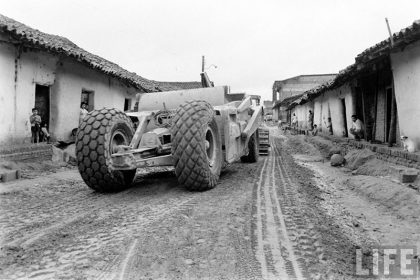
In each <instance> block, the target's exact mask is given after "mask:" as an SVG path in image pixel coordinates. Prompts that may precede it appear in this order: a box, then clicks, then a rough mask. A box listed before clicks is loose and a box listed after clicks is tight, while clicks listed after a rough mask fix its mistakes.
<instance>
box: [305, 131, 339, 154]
mask: <svg viewBox="0 0 420 280" xmlns="http://www.w3.org/2000/svg"><path fill="white" fill-rule="evenodd" d="M307 141H308V142H309V143H311V144H313V145H315V146H316V147H317V148H318V150H319V152H320V153H321V154H322V156H323V157H325V158H327V159H330V158H331V156H332V155H334V154H343V151H342V148H341V147H339V146H337V145H335V144H334V143H333V142H331V141H330V140H327V139H324V138H322V137H321V136H315V137H308V138H307Z"/></svg>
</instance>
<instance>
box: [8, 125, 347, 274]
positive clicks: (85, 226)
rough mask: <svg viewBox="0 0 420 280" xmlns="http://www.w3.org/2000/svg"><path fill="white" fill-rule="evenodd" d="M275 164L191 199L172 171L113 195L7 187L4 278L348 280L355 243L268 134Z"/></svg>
mask: <svg viewBox="0 0 420 280" xmlns="http://www.w3.org/2000/svg"><path fill="white" fill-rule="evenodd" d="M271 142H272V148H271V153H270V156H268V157H260V160H259V162H258V163H256V164H242V163H235V164H233V165H231V166H230V167H228V168H227V169H226V170H225V171H223V174H222V176H221V179H220V184H219V185H218V186H217V187H216V188H215V189H213V190H210V191H206V192H199V193H197V192H195V193H194V192H188V191H186V190H185V189H184V188H183V187H182V186H180V185H179V184H178V183H177V180H176V178H175V176H174V174H173V172H172V171H160V172H154V173H152V174H149V175H142V176H140V177H138V179H137V180H136V183H135V184H134V186H133V187H132V188H130V189H128V190H125V191H123V192H120V193H117V194H100V193H96V192H93V191H92V190H90V189H88V188H87V187H86V186H85V184H84V183H83V182H82V180H81V178H80V176H79V175H78V173H77V171H75V170H70V171H64V172H57V173H53V174H49V175H46V176H40V177H37V178H34V179H30V180H21V181H18V182H15V183H8V185H4V186H1V187H0V232H1V240H0V242H1V243H0V245H1V254H0V279H27V278H29V279H159V278H164V279H174V278H175V279H197V278H200V279H313V278H318V279H319V278H327V277H333V278H334V279H337V278H338V277H340V276H341V275H351V273H352V269H353V264H352V258H353V251H352V250H353V248H354V247H353V241H352V240H349V239H348V237H346V236H347V235H346V234H343V232H342V229H341V227H340V225H339V224H337V223H336V220H335V219H334V218H333V217H332V216H331V215H330V214H328V213H326V212H325V209H323V208H321V207H320V206H319V205H320V203H319V202H320V201H321V200H322V199H323V198H322V195H321V193H320V190H319V188H315V187H314V186H315V181H313V178H314V175H313V173H312V171H310V170H309V169H306V168H305V167H302V166H300V165H297V164H296V163H295V161H294V159H293V157H292V156H291V155H290V147H289V146H288V144H287V142H286V141H285V138H284V137H283V136H281V135H278V134H277V133H275V132H274V133H273V137H272V139H271Z"/></svg>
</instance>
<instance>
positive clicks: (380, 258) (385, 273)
mask: <svg viewBox="0 0 420 280" xmlns="http://www.w3.org/2000/svg"><path fill="white" fill-rule="evenodd" d="M355 257H356V262H355V275H356V276H358V277H366V278H368V277H369V278H371V277H375V278H376V277H377V278H386V279H401V278H409V279H417V276H418V256H417V247H416V246H381V247H377V248H370V249H368V250H364V249H361V248H356V250H355Z"/></svg>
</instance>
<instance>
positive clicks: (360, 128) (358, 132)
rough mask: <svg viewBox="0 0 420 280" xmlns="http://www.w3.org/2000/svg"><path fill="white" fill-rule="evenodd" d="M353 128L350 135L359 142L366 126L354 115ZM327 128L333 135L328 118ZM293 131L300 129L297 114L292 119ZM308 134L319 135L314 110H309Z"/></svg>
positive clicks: (352, 117)
mask: <svg viewBox="0 0 420 280" xmlns="http://www.w3.org/2000/svg"><path fill="white" fill-rule="evenodd" d="M351 119H352V126H351V128H350V130H349V131H350V133H351V134H352V135H354V138H355V139H356V140H357V141H360V139H362V138H363V137H364V125H363V122H362V121H361V120H360V119H359V118H358V117H357V115H352V116H351ZM324 124H325V127H326V128H327V131H328V134H329V135H333V126H332V120H331V117H328V119H327V121H325V119H324ZM291 125H292V129H293V130H296V129H297V128H298V118H297V116H296V114H295V113H293V115H292V119H291ZM308 133H310V135H312V136H316V135H317V134H318V125H316V124H314V114H313V113H312V110H309V114H308Z"/></svg>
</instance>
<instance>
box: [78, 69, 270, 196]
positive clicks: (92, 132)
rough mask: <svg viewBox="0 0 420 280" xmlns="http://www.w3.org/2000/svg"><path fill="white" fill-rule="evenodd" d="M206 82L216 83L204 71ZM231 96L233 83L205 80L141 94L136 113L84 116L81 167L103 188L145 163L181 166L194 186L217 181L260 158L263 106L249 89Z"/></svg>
mask: <svg viewBox="0 0 420 280" xmlns="http://www.w3.org/2000/svg"><path fill="white" fill-rule="evenodd" d="M201 75H202V83H203V85H210V84H211V83H210V81H209V79H208V77H207V75H206V74H205V73H202V74H201ZM230 100H232V99H231V98H230V94H229V88H228V87H225V86H222V87H213V86H210V87H206V88H198V89H190V90H178V91H167V92H153V93H144V94H141V97H140V100H139V102H138V110H137V111H136V112H128V113H124V112H122V111H120V110H117V109H109V108H108V109H107V108H103V109H100V110H94V111H92V112H90V113H89V114H88V115H87V116H86V117H85V118H84V119H83V121H82V122H81V123H80V125H79V128H78V132H77V138H76V157H77V163H78V168H79V172H80V174H81V176H82V178H83V180H84V181H85V183H86V184H87V185H88V186H89V187H90V188H92V189H94V190H97V191H101V192H113V191H119V190H122V189H124V188H126V187H127V186H129V185H130V184H131V183H132V182H133V180H134V178H135V175H136V170H137V169H138V168H144V167H152V166H171V165H173V166H174V167H175V174H176V176H177V179H178V181H179V183H181V184H183V185H184V186H185V187H186V188H187V189H189V190H193V191H202V190H207V189H211V188H214V187H215V186H216V184H217V181H218V179H219V175H220V171H221V169H222V167H223V166H224V165H226V164H229V163H233V162H235V161H237V160H239V159H241V161H242V162H250V163H252V162H256V161H257V160H258V155H259V147H258V142H259V137H258V127H259V126H260V124H261V123H262V121H263V108H262V106H260V105H257V104H254V103H253V102H252V98H251V97H250V96H248V97H245V98H243V99H242V100H239V101H238V100H235V101H232V102H228V101H230Z"/></svg>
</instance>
